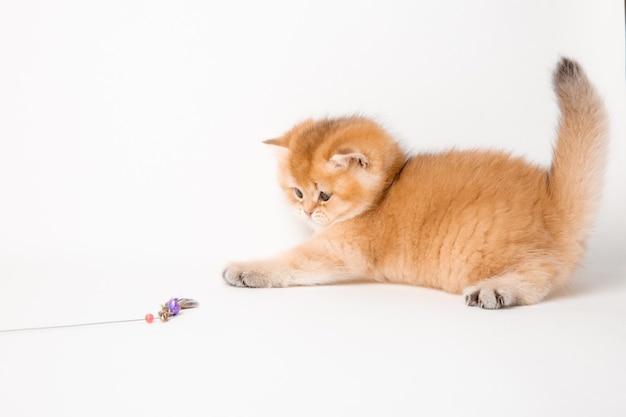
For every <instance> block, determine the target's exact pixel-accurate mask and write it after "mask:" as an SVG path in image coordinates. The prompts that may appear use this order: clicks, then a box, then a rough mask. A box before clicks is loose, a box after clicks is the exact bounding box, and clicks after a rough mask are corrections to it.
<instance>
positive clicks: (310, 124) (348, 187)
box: [265, 117, 406, 230]
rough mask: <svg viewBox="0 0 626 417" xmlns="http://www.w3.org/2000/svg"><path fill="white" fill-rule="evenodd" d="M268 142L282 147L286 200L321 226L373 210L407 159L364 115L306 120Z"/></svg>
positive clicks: (281, 155)
mask: <svg viewBox="0 0 626 417" xmlns="http://www.w3.org/2000/svg"><path fill="white" fill-rule="evenodd" d="M265 143H267V144H270V145H275V146H277V147H278V151H279V152H278V154H279V182H280V185H281V187H282V189H283V191H284V193H285V195H286V197H287V200H288V201H289V203H290V204H291V205H292V206H293V207H294V208H295V209H296V211H297V212H298V213H299V214H300V215H301V216H302V217H303V218H305V219H306V220H307V221H308V223H309V224H310V225H311V226H312V227H313V228H314V229H317V230H319V229H321V228H323V227H326V226H329V225H331V224H333V223H337V222H340V221H343V220H347V219H349V218H352V217H354V216H357V215H359V214H361V213H363V212H364V211H366V210H368V209H369V208H371V207H372V206H373V205H374V204H376V203H377V202H378V200H379V199H380V197H381V196H382V194H383V193H384V191H385V190H386V189H387V187H388V186H389V184H391V182H392V181H393V179H394V178H395V176H396V174H397V173H398V172H399V171H400V169H401V168H402V166H403V164H404V162H405V160H406V155H405V154H404V152H403V151H402V150H401V149H400V147H399V146H398V144H397V143H396V141H394V140H393V139H392V138H391V137H390V136H389V135H388V134H387V133H386V132H385V131H384V130H383V129H382V128H381V127H380V126H378V125H377V124H376V123H374V122H373V121H371V120H369V119H365V118H360V117H351V118H342V119H322V120H317V121H316V120H306V121H304V122H302V123H299V124H297V125H296V126H295V127H293V128H292V129H291V130H290V131H288V132H287V133H285V134H284V135H283V136H281V137H279V138H276V139H270V140H267V141H265Z"/></svg>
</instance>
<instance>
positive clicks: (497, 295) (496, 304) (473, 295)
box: [463, 287, 515, 310]
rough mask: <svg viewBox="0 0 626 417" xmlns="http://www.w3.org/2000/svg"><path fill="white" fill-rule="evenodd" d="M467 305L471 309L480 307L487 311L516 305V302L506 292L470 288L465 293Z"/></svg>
mask: <svg viewBox="0 0 626 417" xmlns="http://www.w3.org/2000/svg"><path fill="white" fill-rule="evenodd" d="M463 295H464V296H465V304H467V305H468V306H470V307H480V308H484V309H487V310H496V309H499V308H504V307H510V306H512V305H515V300H514V298H513V297H512V296H510V295H509V294H508V293H507V291H506V290H495V289H492V288H479V287H468V288H466V289H465V290H464V291H463Z"/></svg>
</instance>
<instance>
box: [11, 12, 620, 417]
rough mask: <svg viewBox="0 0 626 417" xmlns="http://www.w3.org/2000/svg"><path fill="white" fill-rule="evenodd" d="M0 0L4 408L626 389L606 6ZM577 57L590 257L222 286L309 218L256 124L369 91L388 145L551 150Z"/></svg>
mask: <svg viewBox="0 0 626 417" xmlns="http://www.w3.org/2000/svg"><path fill="white" fill-rule="evenodd" d="M218 3H219V2H182V1H180V2H165V1H146V2H142V1H128V0H125V1H109V2H98V3H95V2H83V1H73V2H72V1H56V2H46V1H41V2H32V1H20V2H8V1H6V2H2V3H1V4H0V306H2V314H1V315H0V329H9V328H15V327H25V326H42V325H53V324H66V323H77V322H90V321H101V320H117V319H128V318H134V317H137V318H141V317H143V315H144V314H145V313H147V312H150V311H152V312H155V311H156V310H157V309H158V304H159V303H161V302H164V301H166V300H167V299H168V298H169V297H170V296H182V297H192V298H196V299H198V300H199V301H200V303H201V306H200V308H198V309H197V310H192V311H188V312H185V313H184V314H183V315H182V316H181V317H179V318H176V319H175V320H173V321H171V322H170V323H167V324H153V325H147V324H143V323H129V324H120V325H109V326H96V327H84V328H72V329H60V330H45V331H34V332H21V333H0V409H1V410H2V412H1V413H0V414H2V415H5V414H6V415H11V416H35V415H36V416H43V415H46V416H85V415H89V416H105V415H106V416H110V415H140V416H148V415H168V414H170V415H171V414H175V415H185V414H187V415H189V414H193V415H205V416H212V415H216V416H217V415H219V416H244V415H275V416H348V415H358V416H364V415H371V416H381V415H407V416H415V415H450V416H453V415H455V416H456V415H469V416H471V415H488V414H503V415H512V416H555V415H563V416H588V415H603V416H624V415H626V398H625V395H624V393H626V303H625V301H626V281H625V278H624V277H625V275H626V260H625V258H626V257H625V256H624V255H625V246H626V245H625V240H626V222H625V221H624V217H623V213H624V210H625V209H626V202H625V194H624V191H623V188H624V187H623V183H624V178H626V151H625V146H624V141H625V139H626V137H625V136H626V125H625V122H624V115H626V102H625V98H626V96H625V94H624V93H625V92H626V89H625V87H624V76H625V69H624V9H623V4H622V3H621V2H616V1H608V0H606V1H596V0H589V1H571V0H560V1H556V0H554V1H549V2H522V1H514V2H499V1H495V0H494V1H487V0H479V1H473V2H466V1H462V0H458V1H442V2H420V4H414V3H416V2H409V1H407V2H385V3H384V5H383V4H382V2H367V1H358V2H357V1H333V2H310V3H309V2H307V3H304V2H288V1H285V2H278V1H264V2H253V1H248V2H228V4H227V3H226V2H221V3H223V4H221V5H220V4H218ZM560 55H567V56H571V57H573V58H575V59H577V60H579V61H580V62H581V63H582V64H583V66H584V67H585V68H586V70H587V72H588V74H589V76H590V77H591V78H592V79H593V81H594V83H595V84H596V85H597V87H598V89H599V90H600V92H601V93H602V95H603V96H604V97H605V99H606V102H607V106H608V109H609V112H610V114H611V117H612V136H613V148H612V153H611V157H610V165H609V169H608V174H607V187H606V194H605V199H604V202H603V206H602V210H601V213H600V217H599V219H598V223H597V231H596V233H595V235H594V237H593V239H592V240H591V241H590V244H589V249H590V252H589V256H588V257H587V262H586V266H585V267H584V268H583V269H581V270H579V271H578V272H577V273H576V275H575V277H574V279H573V281H572V284H571V285H570V286H569V287H568V288H566V289H565V290H563V291H561V292H560V293H559V294H556V295H555V296H553V297H551V298H550V299H549V300H547V301H546V302H544V303H542V304H539V305H536V306H531V307H523V308H514V309H509V310H504V311H481V310H478V309H475V308H474V309H472V308H467V307H465V305H464V304H463V301H462V300H461V298H460V297H459V296H454V295H449V294H445V293H442V292H438V291H434V290H429V289H423V288H413V287H402V286H391V285H345V286H329V287H317V288H293V289H278V290H276V289H273V290H247V289H236V288H230V287H227V286H226V285H225V284H223V282H222V280H221V277H220V272H221V268H222V266H223V265H224V264H225V263H226V262H227V261H229V260H243V259H248V258H251V257H258V256H266V255H271V254H272V253H275V252H276V251H277V250H278V249H281V248H286V247H288V246H290V245H292V244H294V243H296V242H298V241H300V240H302V239H303V238H304V236H305V234H304V232H303V230H302V228H301V227H300V225H298V224H297V223H296V220H295V219H294V218H292V217H291V213H290V211H289V209H288V208H286V206H285V205H284V204H283V202H282V200H281V197H280V194H279V192H278V190H277V186H276V184H275V179H274V176H275V168H274V161H273V159H272V155H271V152H269V151H268V150H267V149H265V148H264V146H263V145H262V144H261V143H260V142H261V140H263V139H267V138H269V137H272V136H274V135H278V134H280V133H282V132H284V131H285V130H287V129H288V128H289V127H290V126H291V125H292V124H293V123H295V122H297V121H299V120H301V119H302V118H305V117H310V116H323V115H341V114H346V113H348V114H352V113H355V112H359V113H363V114H366V115H370V116H374V117H376V118H377V119H378V120H380V121H381V122H383V123H384V124H385V125H386V126H388V127H389V129H390V131H392V132H393V133H394V134H396V135H397V136H398V138H399V139H401V140H402V141H403V142H404V143H405V144H406V145H407V146H408V147H409V148H411V149H414V150H416V151H418V150H438V149H444V148H446V147H449V146H457V147H460V148H469V147H478V146H481V147H499V148H502V149H506V150H510V151H513V152H514V153H515V154H518V155H526V156H527V157H528V158H529V159H531V160H534V161H537V162H539V163H543V164H547V163H548V162H549V158H550V141H551V140H552V138H553V137H554V132H553V129H554V127H555V125H556V120H557V119H556V117H557V115H556V106H555V102H554V98H553V96H552V92H551V90H550V73H551V71H552V68H553V66H554V64H555V63H556V61H557V59H558V57H559V56H560Z"/></svg>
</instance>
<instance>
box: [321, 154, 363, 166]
mask: <svg viewBox="0 0 626 417" xmlns="http://www.w3.org/2000/svg"><path fill="white" fill-rule="evenodd" d="M329 162H330V163H331V164H332V165H333V166H334V168H335V169H338V170H340V169H348V168H349V167H350V165H351V164H358V166H360V167H361V168H364V169H365V168H367V167H368V166H369V160H368V159H367V156H365V155H363V154H362V153H359V152H352V153H336V154H334V155H333V156H332V157H331V158H330V161H329Z"/></svg>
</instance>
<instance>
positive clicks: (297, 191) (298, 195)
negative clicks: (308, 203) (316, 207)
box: [294, 188, 304, 198]
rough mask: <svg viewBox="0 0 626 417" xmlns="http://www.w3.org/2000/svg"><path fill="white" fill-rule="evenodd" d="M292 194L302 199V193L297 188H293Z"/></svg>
mask: <svg viewBox="0 0 626 417" xmlns="http://www.w3.org/2000/svg"><path fill="white" fill-rule="evenodd" d="M294 192H295V193H296V197H298V198H302V197H304V194H302V191H300V189H299V188H294Z"/></svg>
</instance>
